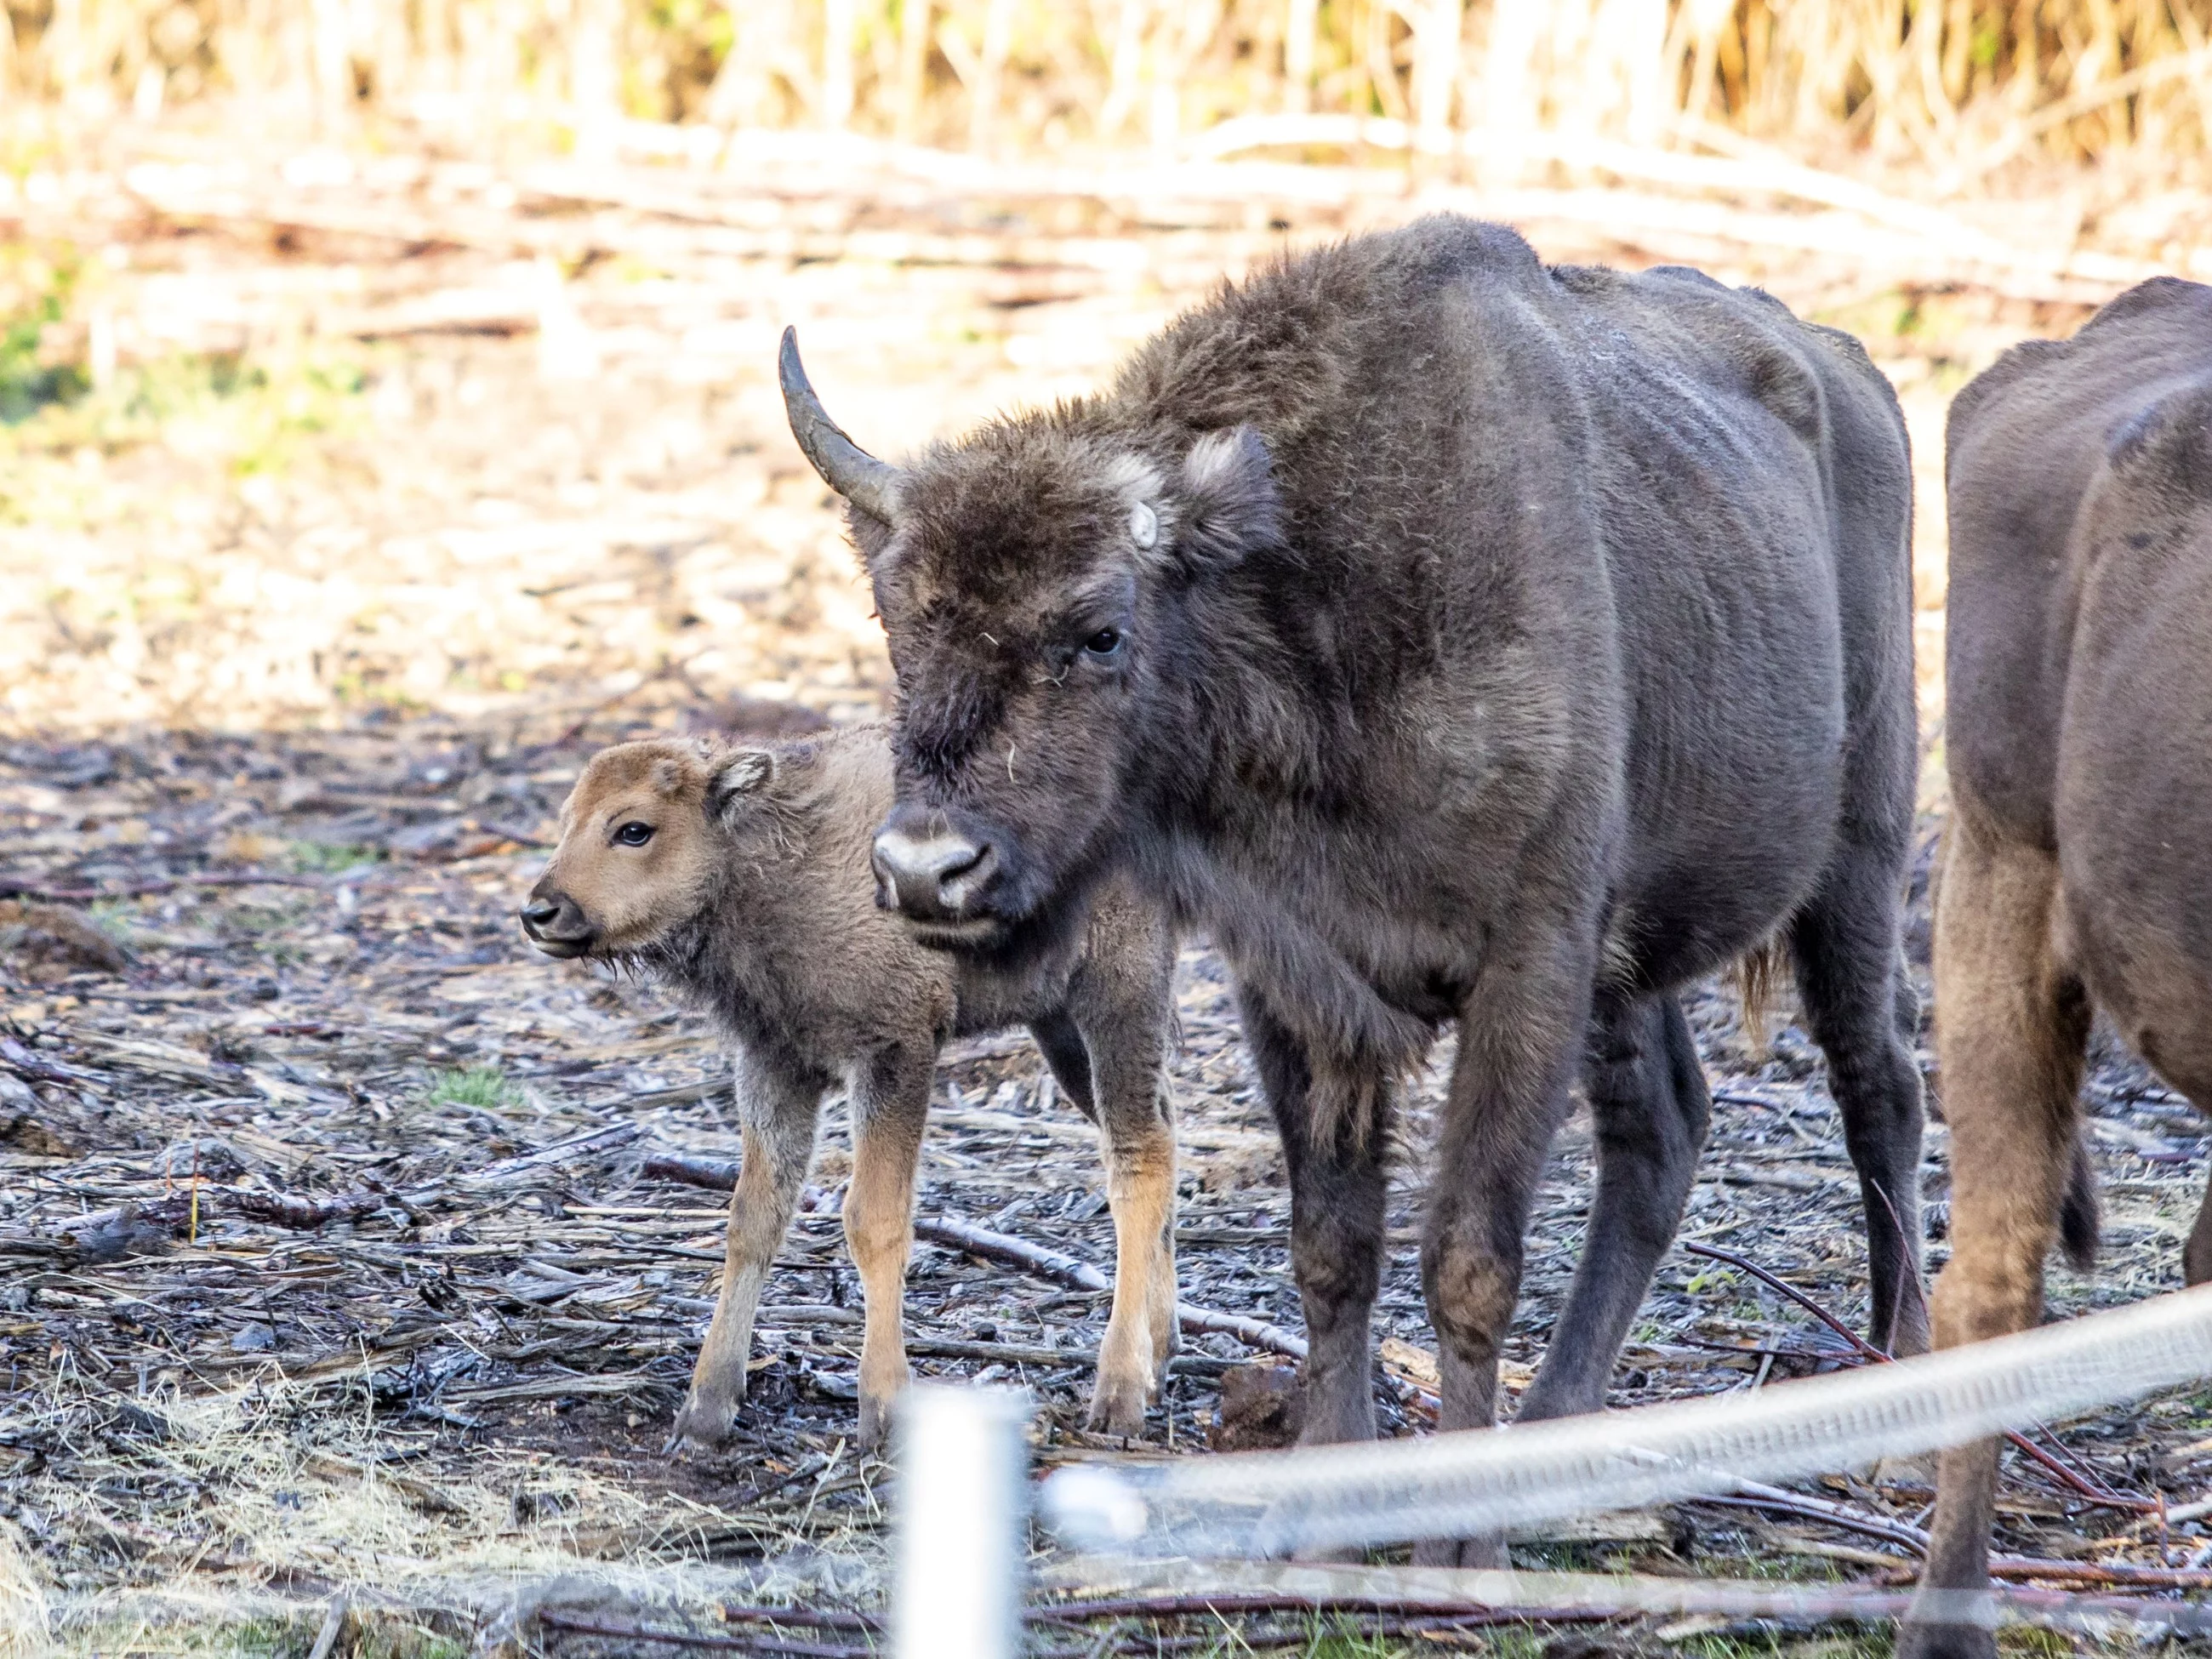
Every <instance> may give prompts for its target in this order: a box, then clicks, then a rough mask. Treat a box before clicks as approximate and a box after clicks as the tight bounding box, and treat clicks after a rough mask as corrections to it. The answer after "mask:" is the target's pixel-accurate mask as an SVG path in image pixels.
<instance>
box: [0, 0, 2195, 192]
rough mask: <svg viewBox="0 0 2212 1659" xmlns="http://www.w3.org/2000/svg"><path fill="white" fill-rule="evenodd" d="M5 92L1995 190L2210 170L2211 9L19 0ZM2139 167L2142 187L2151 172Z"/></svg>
mask: <svg viewBox="0 0 2212 1659" xmlns="http://www.w3.org/2000/svg"><path fill="white" fill-rule="evenodd" d="M8 15H9V21H11V22H12V26H13V27H12V28H11V29H9V30H0V84H6V83H12V85H13V86H14V87H15V88H21V90H23V91H25V92H27V93H28V94H32V95H33V97H36V98H43V99H45V100H49V101H50V102H51V103H52V105H54V106H57V107H58V108H60V109H61V110H63V111H64V112H68V113H69V114H70V115H71V116H72V117H75V118H92V119H99V118H105V117H106V116H107V115H109V114H112V112H116V111H118V110H119V109H125V108H127V109H131V110H133V111H134V112H136V113H137V114H138V115H139V116H140V117H141V118H147V117H151V116H153V115H156V114H158V113H159V112H161V110H162V109H163V107H164V106H174V105H179V104H183V105H190V104H192V103H195V102H201V101H206V100H222V99H223V98H225V97H228V96H232V95H236V94H243V95H244V97H245V99H246V105H245V106H244V108H245V109H246V110H247V111H250V116H251V118H252V119H256V120H267V119H271V118H274V119H278V120H283V121H289V122H290V123H292V124H294V125H315V126H319V128H321V129H322V130H323V131H325V132H327V133H333V134H335V133H336V132H337V131H340V130H343V129H344V128H345V127H347V126H349V125H352V124H355V123H357V122H361V121H364V120H367V121H376V120H380V119H389V118H403V119H410V120H416V121H421V122H423V123H426V124H428V125H431V126H433V127H435V128H438V129H440V130H445V131H474V132H477V133H483V132H484V131H491V130H504V131H512V132H516V133H518V134H522V135H526V136H534V137H535V139H536V140H537V141H538V142H540V143H543V142H544V141H546V140H548V139H551V140H556V141H557V142H562V143H567V142H576V143H582V144H583V145H585V146H586V147H587V148H588V147H591V146H592V145H593V144H595V143H599V142H600V140H601V138H602V137H603V130H604V129H605V126H606V125H607V124H608V123H609V122H611V121H613V120H616V119H618V118H621V117H623V116H624V115H629V116H633V117H642V118H647V119H652V120H660V121H677V122H683V121H701V120H703V121H708V122H712V123H714V124H717V125H723V126H728V125H763V126H778V125H804V126H816V127H827V128H836V129H850V130H853V131H860V132H866V133H871V134H875V135H878V136H884V137H898V138H902V139H906V140H915V141H921V142H925V143H934V144H939V145H948V146H953V147H963V148H968V149H976V150H982V151H992V152H1034V151H1045V152H1065V151H1072V150H1085V149H1088V150H1096V149H1101V148H1106V147H1112V146H1115V145H1120V144H1126V143H1132V142H1136V143H1147V144H1149V145H1150V146H1151V147H1152V149H1155V150H1156V151H1173V150H1175V149H1177V148H1178V147H1179V146H1180V145H1182V143H1185V142H1186V141H1187V140H1188V138H1189V137H1191V136H1192V135H1194V134H1195V133H1198V132H1200V131H1203V130H1205V129H1206V128H1207V127H1209V126H1212V125H1214V124H1215V123H1217V122H1219V121H1221V120H1224V119H1225V118H1230V117H1233V116H1241V115H1252V114H1261V113H1274V112H1326V113H1337V114H1350V115H1356V116H1367V115H1377V116H1383V117H1387V118H1396V119H1404V120H1409V121H1412V122H1414V123H1416V124H1418V125H1419V126H1421V127H1422V128H1424V129H1426V130H1428V131H1431V132H1441V131H1444V130H1446V129H1448V128H1451V127H1455V126H1458V127H1469V128H1477V129H1487V130H1488V131H1491V132H1492V133H1493V134H1494V135H1497V136H1499V137H1503V138H1505V139H1509V140H1510V138H1512V137H1515V136H1516V135H1518V134H1522V133H1525V132H1526V131H1528V130H1530V129H1532V128H1534V127H1542V128H1545V129H1547V130H1551V131H1564V132H1574V133H1583V134H1607V135H1611V136H1614V137H1626V138H1629V139H1631V140H1632V141H1634V142H1637V143H1654V142H1660V141H1668V140H1674V141H1689V142H1699V143H1711V144H1718V145H1721V146H1722V147H1723V148H1725V147H1727V146H1728V145H1729V144H1731V143H1741V142H1742V141H1744V140H1747V139H1750V140H1760V141H1768V142H1782V143H1787V144H1789V145H1790V146H1792V147H1794V148H1795V149H1798V150H1799V151H1801V152H1806V153H1811V152H1818V153H1820V154H1823V155H1831V156H1834V155H1843V154H1844V153H1847V152H1852V151H1863V152H1867V153H1870V154H1871V155H1873V156H1874V157H1875V158H1876V159H1877V160H1879V161H1883V162H1886V163H1896V164H1905V165H1908V166H1911V167H1914V168H1916V169H1917V171H1918V173H1919V176H1920V177H1921V179H1922V181H1923V183H1924V182H1927V175H1926V169H1927V167H1928V165H1929V163H1931V162H1935V163H1939V164H1940V165H1941V169H1942V176H1941V177H1940V178H1938V179H1936V180H1935V182H1936V183H1937V184H1938V185H1944V186H1948V189H1949V190H1950V191H1953V192H1954V193H1955V192H1968V193H1971V192H1972V191H1973V190H1974V189H1975V188H1976V186H1977V185H1978V183H1979V181H1980V180H1981V179H1983V178H1984V177H1985V176H1986V175H1987V174H1988V173H1990V172H1991V171H1993V170H1995V169H1996V168H1998V167H2002V166H2004V165H2006V164H2007V163H2008V162H2012V161H2015V160H2016V159H2018V158H2021V157H2022V156H2030V157H2041V158H2043V159H2045V160H2048V159H2052V158H2057V159H2063V160H2068V161H2075V160H2099V159H2109V158H2113V157H2129V158H2134V159H2135V160H2136V161H2142V160H2145V159H2148V161H2151V162H2152V163H2154V165H2155V166H2158V167H2172V166H2173V165H2177V164H2185V165H2187V166H2188V167H2191V168H2195V167H2198V166H2200V165H2201V163H2202V161H2203V156H2204V155H2205V153H2206V148H2207V137H2206V135H2207V125H2206V124H2207V120H2208V117H2212V58H2208V57H2207V52H2206V43H2207V40H2208V36H2212V8H2208V7H2207V5H2206V4H2205V3H2204V0H2052V3H2045V4H2039V5H2021V4H2018V3H2015V0H1789V3H1784V0H1511V3H1505V0H1489V3H1483V0H1476V3H1466V0H1085V3H1073V4H1065V5H1061V4H1041V3H1016V0H743V3H718V0H364V3H357V4H352V5H326V4H321V3H309V0H15V3H14V4H12V5H11V6H10V7H9V11H8ZM2138 170H2139V171H2140V170H2141V168H2140V167H2139V168H2138Z"/></svg>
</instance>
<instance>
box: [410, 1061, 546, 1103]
mask: <svg viewBox="0 0 2212 1659" xmlns="http://www.w3.org/2000/svg"><path fill="white" fill-rule="evenodd" d="M423 1099H424V1102H425V1103H427V1104H428V1105H432V1106H474V1107H476V1108H477V1109H479V1110H482V1111H487V1112H496V1111H502V1110H505V1109H507V1108H508V1107H512V1106H520V1105H521V1104H522V1091H521V1089H520V1087H518V1086H517V1085H515V1083H514V1082H513V1080H512V1079H509V1078H508V1076H507V1073H505V1072H502V1071H501V1070H500V1068H499V1067H498V1066H469V1067H467V1068H466V1069H465V1070H462V1071H439V1072H433V1073H431V1074H430V1092H429V1093H428V1095H426V1096H425V1097H423Z"/></svg>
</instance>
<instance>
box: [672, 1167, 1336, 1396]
mask: <svg viewBox="0 0 2212 1659" xmlns="http://www.w3.org/2000/svg"><path fill="white" fill-rule="evenodd" d="M639 1173H641V1175H645V1176H650V1177H652V1178H653V1179H655V1180H659V1181H673V1182H680V1183H682V1184H683V1185H685V1186H689V1187H703V1188H708V1189H709V1190H711V1191H714V1192H723V1193H726V1192H728V1191H729V1190H730V1189H731V1188H733V1187H735V1186H736V1185H737V1184H738V1166H737V1165H736V1164H732V1163H730V1162H727V1161H726V1160H724V1159H721V1158H687V1157H684V1156H682V1155H681V1154H678V1153H665V1152H664V1153H656V1154H655V1155H654V1156H653V1157H651V1158H647V1159H646V1160H645V1163H644V1164H643V1165H642V1166H641V1169H640V1171H639ZM914 1236H915V1237H916V1238H923V1239H927V1240H928V1241H929V1242H930V1243H933V1244H943V1245H945V1246H947V1247H949V1248H950V1249H956V1250H964V1251H966V1252H968V1253H969V1255H979V1256H981V1257H983V1258H984V1259H985V1260H987V1261H999V1262H1003V1263H1005V1264H1006V1266H1008V1267H1019V1268H1020V1269H1021V1270H1022V1271H1023V1272H1024V1273H1034V1274H1035V1275H1036V1277H1038V1278H1039V1279H1049V1280H1051V1281H1052V1282H1053V1283H1054V1284H1055V1285H1066V1286H1067V1287H1068V1288H1069V1289H1071V1290H1078V1291H1109V1290H1111V1289H1113V1287H1114V1286H1113V1281H1112V1280H1111V1279H1108V1278H1107V1276H1106V1275H1105V1274H1104V1273H1102V1272H1100V1271H1099V1270H1098V1269H1097V1267H1092V1266H1091V1264H1090V1263H1089V1262H1087V1261H1082V1260H1080V1259H1079V1258H1078V1257H1075V1256H1072V1255H1067V1254H1066V1253H1065V1252H1064V1251H1060V1250H1054V1249H1048V1248H1047V1247H1046V1246H1044V1245H1042V1244H1032V1243H1030V1241H1029V1240H1027V1239H1025V1238H1016V1237H1013V1236H1012V1234H1009V1233H999V1232H993V1231H990V1229H988V1228H987V1227H978V1226H977V1225H975V1223H973V1222H972V1221H960V1220H956V1219H954V1218H951V1217H948V1216H919V1215H918V1216H916V1217H915V1218H914ZM1176 1324H1177V1325H1178V1326H1180V1327H1181V1328H1182V1329H1184V1330H1186V1331H1188V1332H1191V1333H1193V1334H1207V1333H1214V1334H1220V1335H1223V1336H1233V1337H1235V1338H1236V1339H1237V1340H1238V1341H1240V1342H1243V1343H1244V1344H1246V1345H1247V1346H1251V1347H1255V1348H1258V1349H1261V1350H1262V1351H1263V1352H1268V1353H1279V1354H1284V1355H1287V1356H1288V1357H1289V1358H1292V1359H1304V1358H1305V1357H1306V1341H1305V1339H1304V1337H1302V1336H1297V1335H1293V1334H1291V1332H1289V1331H1286V1330H1285V1329H1283V1328H1281V1327H1280V1326H1279V1325H1271V1324H1269V1323H1267V1321H1265V1320H1263V1319H1253V1318H1249V1317H1248V1316H1245V1315H1243V1314H1231V1313H1218V1312H1216V1311H1215V1310H1212V1309H1211V1308H1200V1307H1194V1306H1193V1305H1192V1304H1189V1303H1188V1302H1178V1303H1177V1304H1176Z"/></svg>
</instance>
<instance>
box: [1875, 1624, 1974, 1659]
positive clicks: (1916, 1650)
mask: <svg viewBox="0 0 2212 1659" xmlns="http://www.w3.org/2000/svg"><path fill="white" fill-rule="evenodd" d="M1894 1651H1895V1653H1896V1656H1897V1659H1996V1651H1997V1638H1996V1632H1994V1631H1986V1630H1984V1629H1983V1628H1982V1627H1981V1626H1979V1625H1938V1624H1932V1623H1923V1621H1921V1620H1917V1619H1908V1620H1905V1623H1904V1624H1902V1625H1900V1626H1898V1631H1897V1646H1896V1649H1895V1650H1894Z"/></svg>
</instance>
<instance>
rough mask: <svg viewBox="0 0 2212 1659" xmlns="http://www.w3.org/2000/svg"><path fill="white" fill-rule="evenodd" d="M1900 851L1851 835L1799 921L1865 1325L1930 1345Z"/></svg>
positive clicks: (1875, 1335)
mask: <svg viewBox="0 0 2212 1659" xmlns="http://www.w3.org/2000/svg"><path fill="white" fill-rule="evenodd" d="M1898 862H1899V860H1897V859H1896V858H1895V857H1893V856H1892V855H1891V854H1890V853H1889V852H1888V851H1887V850H1886V849H1861V848H1856V847H1846V848H1845V849H1844V851H1843V852H1842V853H1841V854H1839V855H1838V859H1837V860H1836V862H1835V864H1833V865H1832V866H1830V869H1829V871H1828V873H1827V875H1826V877H1825V878H1824V879H1823V881H1822V883H1821V886H1820V890H1819V891H1818V892H1817V893H1815V894H1814V896H1813V898H1812V901H1811V902H1809V903H1808V904H1807V905H1806V906H1805V907H1804V908H1802V910H1800V911H1799V912H1798V915H1797V917H1796V921H1794V922H1793V923H1792V924H1791V927H1790V946H1791V951H1792V954H1793V955H1794V956H1795V957H1796V968H1797V989H1798V994H1799V995H1800V996H1801V997H1802V999H1803V1000H1804V1005H1805V1021H1806V1024H1807V1025H1808V1027H1809V1028H1810V1029H1811V1030H1812V1033H1813V1036H1814V1040H1815V1041H1816V1042H1819V1043H1820V1048H1821V1050H1822V1051H1823V1052H1824V1053H1825V1054H1826V1055H1827V1057H1828V1087H1829V1089H1830V1091H1832V1093H1833V1094H1834V1096H1835V1097H1836V1109H1837V1110H1838V1112H1839V1113H1840V1114H1841V1115H1842V1116H1843V1120H1844V1146H1845V1148H1846V1149H1847V1150H1848V1151H1849V1152H1850V1157H1851V1164H1852V1167H1853V1168H1854V1169H1856V1170H1857V1171H1858V1176H1859V1196H1860V1199H1861V1201H1862V1202H1863V1204H1864V1205H1865V1206H1866V1226H1867V1269H1868V1272H1867V1277H1868V1279H1869V1291H1870V1293H1871V1299H1870V1302H1869V1312H1868V1316H1867V1336H1868V1339H1869V1340H1870V1341H1872V1342H1873V1343H1874V1345H1875V1346H1876V1347H1878V1348H1886V1349H1887V1350H1889V1351H1890V1352H1893V1353H1898V1354H1912V1353H1925V1352H1927V1350H1928V1300H1927V1295H1926V1292H1925V1291H1923V1289H1922V1275H1921V1265H1920V1261H1921V1224H1920V1137H1921V1131H1922V1126H1923V1117H1924V1115H1925V1114H1924V1109H1923V1104H1922V1101H1921V1094H1920V1067H1919V1066H1918V1065H1917V1063H1916V1062H1915V1061H1914V1060H1913V1048H1914V1045H1915V1042H1916V1041H1917V1038H1918V1036H1919V1030H1918V1027H1919V1023H1920V1007H1919V999H1918V998H1917V997H1916V996H1915V995H1914V994H1913V992H1912V981H1911V978H1910V977H1909V976H1908V975H1906V972H1905V960H1904V954H1903V951H1901V950H1900V948H1899V942H1898V911H1899V896H1898Z"/></svg>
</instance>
